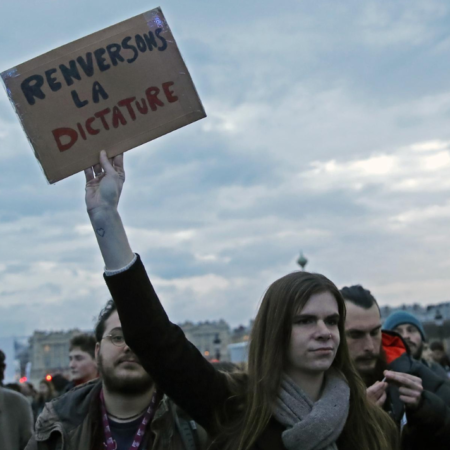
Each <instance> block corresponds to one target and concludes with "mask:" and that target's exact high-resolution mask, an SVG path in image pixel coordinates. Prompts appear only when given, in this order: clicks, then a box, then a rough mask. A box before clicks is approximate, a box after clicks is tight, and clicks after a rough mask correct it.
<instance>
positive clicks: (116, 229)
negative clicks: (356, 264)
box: [86, 152, 397, 450]
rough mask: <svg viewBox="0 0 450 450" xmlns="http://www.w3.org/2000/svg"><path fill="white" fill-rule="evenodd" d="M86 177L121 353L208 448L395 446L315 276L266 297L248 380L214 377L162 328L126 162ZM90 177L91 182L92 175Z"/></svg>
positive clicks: (287, 281)
mask: <svg viewBox="0 0 450 450" xmlns="http://www.w3.org/2000/svg"><path fill="white" fill-rule="evenodd" d="M100 160H101V164H102V167H103V169H104V171H105V172H102V169H101V167H100V166H99V165H98V166H96V167H94V169H93V170H94V172H92V170H87V171H86V180H87V185H86V203H87V209H88V213H89V216H90V219H91V222H92V225H93V228H94V230H95V232H96V236H97V239H98V243H99V246H100V249H101V252H102V254H103V258H104V261H105V267H106V272H105V275H106V276H105V278H106V281H107V284H108V287H109V289H110V292H111V293H112V296H113V299H114V301H115V303H116V305H117V309H118V312H119V315H120V320H121V322H122V327H123V332H124V335H125V339H126V342H127V344H129V345H130V347H131V348H132V349H133V351H134V352H135V353H136V354H137V356H138V357H139V359H140V360H141V362H142V364H143V365H144V367H145V368H146V370H147V371H148V372H149V373H150V374H151V376H152V377H153V378H154V379H155V382H156V383H157V385H158V386H159V387H161V388H162V389H163V390H164V392H166V393H167V394H168V395H170V397H171V398H173V399H174V401H176V402H177V403H178V404H179V405H180V406H181V407H182V408H183V409H184V410H186V411H187V412H188V413H189V414H190V415H191V416H192V417H193V418H194V419H195V420H197V421H198V422H199V423H200V424H201V425H203V426H204V427H205V428H206V429H207V430H208V431H209V432H210V433H211V435H212V436H213V439H214V447H215V448H222V449H230V450H231V449H232V450H248V449H257V448H258V449H259V448H265V449H271V450H277V449H288V450H294V449H299V448H309V449H316V448H321V449H336V448H338V447H339V448H343V449H344V448H345V449H348V450H350V449H354V450H361V449H365V450H375V449H377V450H381V449H383V450H386V449H391V448H394V447H395V440H396V435H397V430H396V428H395V425H394V423H393V422H392V421H391V419H390V418H389V416H388V415H387V414H386V413H384V411H382V410H381V409H380V408H378V407H376V406H375V405H372V404H371V403H370V402H369V401H368V400H367V398H366V395H365V388H364V385H363V383H362V380H361V379H360V377H359V376H358V374H357V373H356V371H355V369H354V366H353V364H352V363H351V361H350V358H349V353H348V349H347V344H346V342H345V339H344V340H342V339H341V336H342V337H343V336H344V328H343V319H344V316H345V307H344V302H343V299H342V297H341V295H340V294H339V291H338V289H337V288H336V286H335V285H334V284H333V283H332V282H331V281H329V280H328V279H327V278H325V277H324V276H322V275H313V274H309V273H306V272H299V273H294V274H290V275H287V276H285V277H283V278H281V279H280V280H278V281H276V282H275V283H273V284H272V285H271V287H270V288H269V289H268V291H267V293H266V295H265V297H264V299H263V302H262V305H261V307H260V309H259V312H258V315H257V317H256V320H255V323H254V327H253V330H252V339H251V341H250V349H249V368H248V373H239V372H237V373H233V374H226V373H224V372H221V371H218V370H215V369H214V367H213V366H212V365H211V364H210V363H209V362H208V361H207V360H205V359H204V358H203V356H202V355H201V353H200V352H199V351H198V350H197V349H196V348H195V347H194V346H193V345H192V344H191V343H190V342H189V341H187V339H186V337H185V336H184V333H183V332H182V330H181V329H180V328H179V327H178V326H176V325H174V324H172V323H171V322H169V320H168V318H167V316H166V314H165V312H164V310H163V308H162V306H161V304H160V303H159V300H158V297H157V296H156V293H155V292H154V290H153V287H152V285H151V284H150V281H149V279H148V277H147V275H146V273H145V269H144V267H143V265H142V262H141V261H140V258H139V257H138V256H137V255H134V254H133V252H132V251H131V248H130V246H129V244H128V240H127V236H126V233H125V230H124V228H123V225H122V222H121V219H120V216H119V214H118V212H117V204H118V201H119V197H120V193H121V189H122V185H123V181H124V178H125V174H124V171H123V156H121V155H120V156H116V157H115V158H114V159H113V160H112V162H110V161H109V160H108V159H107V157H106V153H105V152H102V153H101V156H100ZM94 175H95V176H94Z"/></svg>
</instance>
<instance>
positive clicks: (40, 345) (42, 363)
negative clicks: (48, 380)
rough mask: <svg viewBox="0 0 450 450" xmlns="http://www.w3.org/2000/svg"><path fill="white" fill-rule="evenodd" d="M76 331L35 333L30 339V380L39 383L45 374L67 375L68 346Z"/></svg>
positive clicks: (77, 332)
mask: <svg viewBox="0 0 450 450" xmlns="http://www.w3.org/2000/svg"><path fill="white" fill-rule="evenodd" d="M79 333H81V331H80V330H78V329H73V330H69V331H50V332H47V331H35V332H34V333H33V335H32V336H31V337H30V340H29V342H30V349H29V356H30V362H31V372H30V378H31V380H33V381H35V382H36V381H39V380H41V379H42V378H43V377H45V376H46V375H47V374H50V375H53V374H56V373H61V374H63V375H66V376H68V375H69V345H70V340H71V339H72V337H73V336H75V335H76V334H79Z"/></svg>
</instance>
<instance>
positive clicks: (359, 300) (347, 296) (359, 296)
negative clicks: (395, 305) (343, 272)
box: [340, 284, 378, 309]
mask: <svg viewBox="0 0 450 450" xmlns="http://www.w3.org/2000/svg"><path fill="white" fill-rule="evenodd" d="M340 292H341V294H342V297H344V300H345V301H349V302H352V303H353V304H354V305H356V306H359V307H360V308H364V309H369V308H372V306H373V305H374V304H375V305H377V307H378V303H377V301H376V300H375V297H374V296H373V295H372V294H371V293H370V291H368V290H367V289H364V288H363V287H362V286H361V285H360V284H357V285H355V286H350V287H347V286H345V287H343V288H342V289H341V291H340Z"/></svg>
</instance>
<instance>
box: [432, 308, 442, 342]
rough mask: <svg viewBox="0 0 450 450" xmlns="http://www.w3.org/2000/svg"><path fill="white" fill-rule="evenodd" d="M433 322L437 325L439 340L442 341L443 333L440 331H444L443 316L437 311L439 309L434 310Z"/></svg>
mask: <svg viewBox="0 0 450 450" xmlns="http://www.w3.org/2000/svg"><path fill="white" fill-rule="evenodd" d="M434 323H435V324H436V326H437V327H438V336H439V340H440V341H443V340H444V337H443V333H442V332H443V331H444V317H443V316H442V314H441V312H440V311H439V309H437V310H436V315H435V316H434Z"/></svg>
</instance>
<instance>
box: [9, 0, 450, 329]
mask: <svg viewBox="0 0 450 450" xmlns="http://www.w3.org/2000/svg"><path fill="white" fill-rule="evenodd" d="M156 6H161V8H162V10H163V12H164V14H165V16H166V19H167V21H168V23H169V25H170V27H171V29H172V32H173V34H174V36H175V38H176V40H177V43H178V46H179V48H180V50H181V52H182V55H183V57H184V59H185V62H186V64H187V66H188V69H189V71H190V73H191V75H192V78H193V80H194V83H195V84H196V87H197V90H198V92H199V95H200V97H201V99H202V101H203V104H204V107H205V109H206V112H207V114H208V117H207V118H206V119H203V120H201V121H199V122H197V123H195V124H192V125H189V126H188V127H185V128H183V129H180V130H177V131H175V132H173V133H171V134H169V135H166V136H163V137H162V138H160V139H158V140H156V141H154V142H151V143H148V144H145V145H143V146H141V147H139V148H137V149H134V150H132V151H131V152H129V153H127V155H126V158H125V164H126V169H127V182H126V185H125V188H124V189H125V190H124V194H123V198H122V202H121V213H122V216H123V219H124V222H125V225H126V227H127V229H128V231H129V235H130V240H131V244H132V248H133V250H135V251H136V252H138V253H140V254H141V255H142V258H143V260H144V263H145V264H146V267H147V270H148V272H149V274H150V276H151V278H152V280H153V281H154V284H155V286H156V288H157V291H158V293H159V294H160V297H161V299H162V301H163V303H164V305H165V306H166V308H167V310H168V312H169V315H170V317H171V318H172V320H174V321H177V322H179V321H184V320H193V321H198V320H207V319H209V320H217V319H220V318H223V319H225V320H227V321H228V322H229V323H230V324H231V325H233V326H235V325H238V324H240V323H247V322H248V320H249V319H250V318H252V317H253V316H254V314H255V311H256V309H257V306H258V303H259V302H260V300H261V297H262V295H263V294H264V291H265V290H266V288H267V287H268V285H269V284H270V283H271V282H272V281H274V280H275V279H276V278H278V277H280V276H282V275H284V274H286V273H288V272H291V271H293V270H296V269H297V265H296V258H297V257H298V255H299V252H300V250H301V249H302V250H303V251H304V253H305V255H306V256H307V258H308V259H309V263H308V266H307V269H309V270H311V271H314V272H320V273H323V274H325V275H327V276H328V277H329V278H331V279H332V280H333V281H334V282H335V283H336V284H337V285H338V286H339V287H342V286H344V285H349V284H357V283H361V284H363V286H364V287H366V288H368V289H370V290H371V291H372V293H373V294H374V295H375V297H376V298H377V299H378V300H379V302H380V303H381V304H391V305H397V304H400V303H404V302H407V303H412V302H419V303H422V304H429V303H436V302H442V301H447V300H450V294H449V290H450V278H449V273H450V272H449V271H450V234H449V231H448V230H449V226H448V225H449V222H450V197H449V194H450V176H449V173H450V126H449V125H450V32H449V30H450V4H449V3H448V2H447V1H444V0H442V1H433V0H427V1H426V2H424V1H416V0H407V1H397V0H392V1H390V2H378V1H367V0H346V1H345V2H336V1H335V0H329V1H321V0H319V1H316V2H311V1H299V0H297V1H293V0H284V1H282V2H275V1H273V0H259V1H258V2H242V1H235V0H228V1H227V2H211V1H200V0H190V1H188V2H186V1H185V0H171V1H165V0H161V1H160V2H159V3H154V2H145V1H142V0H130V1H128V2H123V1H121V2H119V1H116V0H107V1H106V0H96V1H86V0H78V1H76V2H75V1H68V0H58V1H56V0H40V1H39V2H32V1H30V0H15V1H14V2H1V3H0V72H1V71H4V70H6V69H10V68H12V67H14V66H16V65H18V64H20V63H22V62H25V61H27V60H28V59H31V58H33V57H35V56H38V55H40V54H42V53H44V52H47V51H49V50H51V49H52V48H55V47H58V46H60V45H63V44H66V43H68V42H71V41H73V40H75V39H78V38H80V37H82V36H84V35H87V34H90V33H93V32H95V31H98V30H100V29H102V28H105V27H107V26H110V25H113V24H115V23H117V22H120V21H122V20H125V19H127V18H129V17H132V16H134V15H137V14H139V13H142V12H145V11H147V10H150V9H152V8H154V7H156ZM83 195H84V176H83V175H82V174H78V175H75V176H73V177H71V178H69V179H66V180H63V181H61V182H59V183H57V184H56V185H52V186H50V185H48V184H47V182H46V180H45V177H44V175H43V173H42V172H41V169H40V167H39V164H38V162H37V161H36V159H35V158H34V156H33V152H32V149H31V147H30V146H29V144H28V142H27V139H26V137H25V135H24V133H23V131H22V129H21V127H20V124H19V121H18V119H17V117H16V115H15V113H14V111H13V108H12V107H11V105H10V104H9V101H8V98H7V96H6V93H5V92H4V90H1V92H0V242H1V247H0V248H1V252H0V336H7V335H18V336H20V335H27V334H31V333H32V332H33V331H34V330H35V329H48V330H59V329H69V328H74V327H78V328H81V329H88V328H91V327H92V326H93V318H94V316H95V315H96V314H98V312H99V310H100V308H101V307H102V305H103V304H104V303H105V302H106V300H107V299H108V291H107V289H106V287H105V285H104V282H103V278H102V270H103V266H102V261H101V258H100V254H99V252H98V250H97V247H96V242H95V237H94V235H93V233H92V231H91V228H90V224H89V222H88V218H87V215H86V213H85V208H84V199H83Z"/></svg>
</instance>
